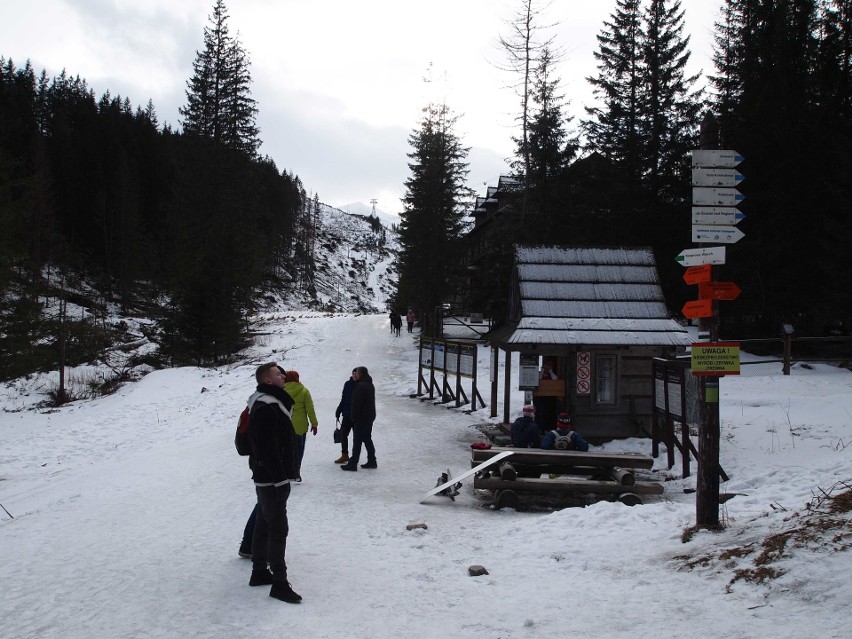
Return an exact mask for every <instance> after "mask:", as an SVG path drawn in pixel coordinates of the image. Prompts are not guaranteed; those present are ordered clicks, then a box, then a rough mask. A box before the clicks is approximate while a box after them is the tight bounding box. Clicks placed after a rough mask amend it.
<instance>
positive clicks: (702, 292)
mask: <svg viewBox="0 0 852 639" xmlns="http://www.w3.org/2000/svg"><path fill="white" fill-rule="evenodd" d="M740 293H742V290H741V289H740V287H739V286H737V285H736V284H734V282H703V283H700V284H699V285H698V297H699V298H701V299H702V300H735V299H737V298H738V297H739V296H740Z"/></svg>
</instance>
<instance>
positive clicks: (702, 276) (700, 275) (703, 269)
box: [683, 264, 713, 284]
mask: <svg viewBox="0 0 852 639" xmlns="http://www.w3.org/2000/svg"><path fill="white" fill-rule="evenodd" d="M712 273H713V267H712V266H710V265H709V264H701V265H699V266H690V267H689V268H687V269H686V271H685V272H684V274H683V281H684V282H686V283H687V284H701V283H702V282H709V281H710V280H712V279H713V274H712Z"/></svg>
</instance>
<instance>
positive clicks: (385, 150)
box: [0, 0, 721, 213]
mask: <svg viewBox="0 0 852 639" xmlns="http://www.w3.org/2000/svg"><path fill="white" fill-rule="evenodd" d="M3 4H4V5H5V6H4V7H3V11H2V19H0V55H2V56H3V57H5V58H6V59H9V58H11V59H12V60H14V61H15V63H16V64H18V65H22V64H23V63H24V62H25V61H26V60H27V59H30V60H31V62H32V65H33V67H34V68H35V69H36V72H40V71H41V70H42V69H46V70H47V72H48V74H49V75H51V76H54V75H57V74H59V73H60V72H61V70H62V69H63V68H65V69H66V70H67V71H68V73H69V74H72V75H79V76H80V77H82V78H84V79H86V81H87V82H88V84H89V87H90V88H91V89H93V90H94V92H95V94H96V95H97V96H98V97H100V95H101V94H103V93H104V92H105V91H107V90H108V91H110V93H111V94H112V95H113V96H115V95H116V94H120V95H121V96H122V97H127V98H130V101H131V102H132V103H133V105H134V107H135V106H139V105H142V106H144V105H145V104H146V103H147V102H148V99H149V98H150V99H152V100H153V102H154V105H155V107H156V110H157V115H158V117H159V120H160V124H164V123H166V122H168V123H169V124H171V125H172V127H173V128H178V127H179V119H178V108H179V107H180V106H182V105H183V104H184V102H185V99H186V95H185V90H186V81H187V79H188V78H189V77H190V75H191V74H192V62H193V60H194V58H195V52H196V50H198V49H200V48H201V47H202V46H203V41H202V31H203V28H204V26H205V25H207V24H208V16H209V15H210V13H211V9H212V7H213V0H143V1H141V2H140V1H139V0H28V1H26V2H24V1H20V2H14V3H13V2H12V1H11V0H4V2H3ZM225 4H226V6H227V8H228V13H229V15H230V20H229V28H230V31H231V34H232V35H237V36H238V37H239V40H240V41H241V43H242V44H243V47H244V48H245V49H246V50H247V51H248V53H249V55H250V59H251V74H252V80H253V84H252V94H253V97H254V98H255V99H256V100H257V101H258V106H259V114H258V125H259V127H260V129H261V133H260V137H261V139H262V140H263V146H262V147H261V153H262V154H264V155H268V156H270V157H271V158H272V159H273V160H274V161H275V163H276V165H277V166H278V168H279V170H283V169H287V170H290V171H292V172H295V173H296V174H297V175H298V176H299V177H300V178H301V179H302V182H303V184H304V186H305V188H306V189H307V190H308V191H309V192H311V193H318V194H319V197H320V200H321V201H323V202H325V203H327V204H331V205H333V206H338V207H342V208H345V207H346V205H347V204H350V203H353V202H363V203H365V204H367V203H369V202H370V200H371V199H374V198H375V199H376V200H378V204H377V206H378V208H379V209H381V210H384V211H386V212H389V213H397V212H399V210H400V209H401V204H400V201H399V199H400V198H401V197H402V195H403V193H404V187H403V182H404V180H405V179H406V178H407V177H408V175H409V171H408V166H407V162H408V157H407V155H406V154H407V153H408V151H409V145H408V136H409V134H410V133H411V132H412V130H413V129H414V128H416V127H417V125H418V123H419V121H420V118H421V109H422V108H423V107H424V106H425V105H426V104H427V103H428V102H429V101H430V100H446V102H447V104H448V106H449V107H450V108H451V109H452V110H453V111H454V112H455V113H456V114H458V115H459V116H460V119H459V121H458V124H457V129H456V132H457V133H458V134H459V135H460V137H461V138H462V142H463V143H464V144H465V145H466V146H469V147H471V152H470V155H469V157H468V161H469V165H470V166H469V168H470V175H469V186H471V187H472V188H474V189H475V190H476V191H477V193H482V192H483V191H484V185H485V184H486V183H487V184H489V185H491V184H496V181H497V178H498V177H499V175H500V174H501V173H505V172H506V168H507V167H506V159H507V158H509V157H510V156H511V155H512V152H513V143H512V140H511V138H512V136H513V135H516V134H517V130H516V127H515V125H514V118H515V116H516V114H517V113H518V111H519V106H518V99H517V97H516V96H515V95H514V93H513V92H512V90H511V89H508V88H506V86H507V85H508V84H510V83H511V82H512V79H511V77H510V76H509V75H508V74H507V73H506V72H504V71H501V70H500V68H499V66H500V64H501V63H502V62H503V61H504V55H503V53H502V51H501V50H500V48H499V46H498V44H497V40H498V37H499V35H500V34H508V28H507V26H506V22H507V20H509V19H510V18H511V17H512V15H513V14H514V12H515V11H516V10H518V9H519V5H520V0H515V1H513V0H431V1H430V2H411V1H410V0H358V1H355V0H226V3H225ZM615 4H616V3H615V0H556V1H555V2H553V3H552V4H551V6H550V7H549V8H548V10H547V12H546V14H545V16H544V17H543V19H542V23H556V24H557V26H556V27H554V28H553V29H552V30H551V31H550V34H551V35H553V36H554V38H555V44H556V45H558V46H559V47H561V49H562V50H563V52H564V55H563V58H562V61H561V62H560V63H559V65H558V67H557V75H558V76H559V77H560V78H561V87H562V91H563V93H564V94H565V96H566V98H567V99H568V100H569V106H568V109H567V114H568V115H572V116H575V118H576V119H575V122H574V124H575V125H576V121H577V120H578V119H579V118H580V117H582V116H583V115H584V113H585V112H584V110H583V107H584V106H588V105H590V104H591V103H592V94H591V91H590V88H589V85H588V83H587V82H586V80H585V78H586V77H587V76H589V75H592V74H594V73H595V61H594V57H593V53H594V51H595V49H596V45H597V41H596V39H595V36H596V35H597V34H598V33H599V32H600V30H601V27H602V25H603V22H604V20H607V19H608V18H609V16H610V14H611V13H612V11H613V10H614V8H615ZM720 4H721V0H682V6H683V8H684V9H685V11H686V27H687V31H688V34H689V35H690V37H691V45H692V46H691V48H692V52H693V55H692V60H691V71H692V72H697V71H699V70H703V71H704V72H710V71H712V63H711V58H710V56H711V46H712V30H713V22H714V20H715V19H716V17H717V14H718V9H719V6H720ZM430 69H431V70H430ZM427 77H430V78H431V82H426V81H424V79H425V78H427Z"/></svg>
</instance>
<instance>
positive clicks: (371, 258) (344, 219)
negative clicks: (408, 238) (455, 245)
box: [289, 204, 399, 313]
mask: <svg viewBox="0 0 852 639" xmlns="http://www.w3.org/2000/svg"><path fill="white" fill-rule="evenodd" d="M320 206H321V217H322V223H321V226H320V228H319V231H318V239H317V249H316V254H315V259H316V262H317V274H316V278H315V282H314V284H315V287H316V295H317V302H318V303H319V308H330V309H334V310H337V311H357V312H362V313H376V312H384V311H385V310H386V308H387V305H388V299H389V298H390V297H391V296H392V295H393V292H394V290H395V287H396V270H395V263H396V255H397V251H398V250H399V243H398V242H397V234H396V233H395V232H394V231H392V230H391V229H390V227H389V226H386V225H384V224H382V225H381V226H380V227H378V228H377V227H376V226H375V225H371V223H370V221H369V220H368V219H367V218H366V217H364V216H362V215H360V214H357V215H353V214H347V213H344V212H343V211H341V210H339V209H335V208H333V207H330V206H327V205H325V204H321V205H320ZM295 301H297V302H298V301H304V302H308V301H309V300H298V299H297V300H295ZM289 305H290V306H291V307H292V306H293V303H292V301H291V302H290V304H289ZM306 306H309V307H310V306H311V304H306Z"/></svg>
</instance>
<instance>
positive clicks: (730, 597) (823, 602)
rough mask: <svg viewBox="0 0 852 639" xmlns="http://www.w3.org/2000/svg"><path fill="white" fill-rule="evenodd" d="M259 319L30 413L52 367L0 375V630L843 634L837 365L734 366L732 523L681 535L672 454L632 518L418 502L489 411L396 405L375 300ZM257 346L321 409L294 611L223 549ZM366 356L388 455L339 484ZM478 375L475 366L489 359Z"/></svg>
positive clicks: (644, 446)
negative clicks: (344, 395) (759, 370)
mask: <svg viewBox="0 0 852 639" xmlns="http://www.w3.org/2000/svg"><path fill="white" fill-rule="evenodd" d="M266 327H267V328H268V329H269V331H270V334H269V335H265V336H263V337H262V338H261V341H260V342H259V343H258V344H257V345H256V346H255V347H253V348H252V349H250V350H248V351H246V353H245V359H244V361H243V362H241V363H239V364H237V365H233V366H229V367H222V368H217V369H199V368H180V369H173V370H164V371H157V372H153V373H151V374H149V375H148V376H146V377H144V378H143V379H142V380H141V381H139V382H136V383H133V384H129V385H127V386H125V387H123V388H121V389H120V390H119V391H118V392H117V393H116V394H115V395H112V396H110V397H104V398H100V399H96V400H89V401H81V402H77V403H74V404H70V405H67V406H65V407H63V408H61V409H58V410H45V409H35V408H34V405H35V404H36V402H38V401H40V400H41V399H43V398H44V395H43V392H44V384H43V383H42V382H40V381H39V379H40V378H33V379H31V380H19V381H18V382H16V383H15V384H10V385H6V386H3V387H0V408H3V412H2V413H0V504H2V507H3V509H0V548H2V562H0V576H2V578H1V579H0V583H2V589H0V637H2V638H3V639H25V638H32V639H35V638H39V639H43V638H51V637H57V638H58V637H61V638H63V639H84V638H85V639H90V638H92V637H96V638H100V637H104V638H116V637H122V638H124V637H150V638H155V639H157V638H166V637H181V638H185V637H205V638H209V637H280V636H287V637H299V638H305V639H308V638H313V637H348V638H371V639H372V638H375V637H412V638H431V637H435V638H438V637H442V638H443V637H451V638H460V639H464V638H474V637H475V638H477V639H480V638H483V637H489V638H494V639H497V638H502V639H508V638H525V639H545V638H547V639H549V638H552V637H562V636H572V637H578V638H579V637H606V638H617V637H631V638H632V637H648V636H654V637H682V638H693V637H694V638H696V639H697V638H702V639H704V638H705V637H719V638H726V637H730V638H761V637H773V638H786V637H789V638H793V637H797V638H798V637H819V638H829V637H837V638H839V637H850V636H852V635H850V632H852V631H850V627H852V607H850V605H849V602H850V601H852V584H850V580H849V574H850V569H852V550H850V549H849V546H850V544H852V527H850V513H849V503H848V494H847V495H846V499H845V500H844V499H841V497H840V495H843V494H846V493H848V491H849V489H850V487H852V486H851V485H850V484H852V445H850V442H852V429H850V426H849V424H850V421H852V374H850V373H849V372H848V371H846V370H842V369H835V368H830V367H826V366H818V365H817V366H813V367H811V368H804V367H798V368H796V369H795V370H794V371H793V375H791V376H789V377H783V376H782V375H780V367H779V372H778V374H773V375H766V376H749V375H748V374H747V373H748V372H749V370H748V367H744V375H743V376H742V377H739V378H736V377H729V378H725V379H724V380H722V408H721V418H722V446H721V463H722V465H723V466H724V468H725V470H726V471H727V472H728V473H729V474H730V475H731V480H730V481H729V482H727V483H726V484H724V485H723V490H724V491H725V492H730V493H740V495H738V496H736V497H734V498H733V499H731V500H730V501H728V502H726V503H725V504H724V505H723V507H722V517H723V520H724V522H725V523H726V528H725V530H724V531H722V532H708V531H699V532H695V533H694V534H691V535H690V534H687V531H688V529H689V528H690V527H691V526H692V525H693V524H694V522H695V504H694V494H691V493H688V492H684V490H685V489H690V488H694V485H695V484H694V482H695V479H694V477H693V478H690V479H687V480H681V479H679V476H680V473H679V471H680V469H679V468H678V467H675V468H673V469H672V470H671V471H669V470H668V469H666V468H665V455H664V454H663V455H661V457H660V459H659V460H658V461H657V467H655V471H656V472H657V475H658V477H659V478H660V479H664V478H665V477H667V476H669V477H673V478H674V479H673V480H672V481H667V482H665V489H666V490H665V494H664V495H663V496H662V497H660V498H646V500H645V501H646V503H645V504H644V505H641V506H637V507H633V508H630V507H627V506H624V505H621V504H618V503H598V504H595V505H592V506H589V507H586V508H570V509H565V510H562V511H558V512H516V511H514V510H503V511H494V510H491V509H489V508H488V507H487V506H486V504H487V502H486V501H485V499H484V498H483V496H481V495H477V494H475V493H474V491H473V490H472V482H465V486H464V487H463V489H462V492H461V495H459V497H457V498H456V501H455V502H450V501H449V500H447V499H446V498H443V497H434V498H432V499H431V500H430V501H429V502H428V503H427V504H420V503H419V501H420V498H421V497H422V496H423V494H424V493H425V492H426V490H428V489H429V488H431V487H432V486H434V484H435V480H436V479H437V477H438V476H439V474H440V472H441V471H442V470H445V469H446V468H447V467H449V468H451V469H452V470H453V471H454V472H455V473H457V474H458V473H460V472H461V471H463V470H466V469H467V468H468V467H469V456H470V448H469V444H470V443H471V442H473V441H476V440H477V439H479V431H478V430H477V425H478V424H482V423H483V422H486V421H489V420H488V417H487V414H488V411H487V410H484V411H477V413H474V414H472V415H469V414H465V413H464V412H463V411H460V410H456V409H447V408H445V407H439V406H433V405H431V404H430V403H429V402H420V401H418V400H416V399H411V398H409V394H410V393H412V392H414V391H415V389H416V368H417V350H416V347H415V342H414V340H413V339H412V336H411V335H408V334H406V333H405V332H403V334H402V336H401V337H399V338H397V337H392V336H391V335H390V333H389V330H388V325H387V318H386V316H385V315H369V316H353V315H337V316H325V315H321V314H319V313H300V314H294V313H287V314H285V313H281V314H270V315H269V316H268V317H267V318H266ZM269 360H276V361H278V362H279V363H280V364H281V365H283V366H285V367H286V368H290V369H296V370H298V371H299V373H300V376H301V380H302V382H304V383H305V385H306V386H307V387H308V388H309V389H310V390H311V392H312V394H313V397H314V401H315V403H316V405H317V408H318V414H319V420H320V430H319V435H318V436H317V437H310V436H309V438H310V441H308V446H307V451H306V455H305V461H304V464H303V469H302V474H303V477H304V482H303V483H302V484H299V485H294V487H293V492H292V496H291V499H290V502H289V514H290V526H291V528H290V536H289V540H288V546H287V557H288V564H289V568H290V578H291V581H292V584H293V587H294V588H295V590H296V591H297V592H299V593H300V594H301V595H302V596H303V597H304V601H303V603H302V604H300V605H298V606H294V605H288V604H285V603H283V602H279V601H276V600H274V599H271V598H270V597H268V596H267V591H268V589H267V588H250V587H249V586H248V578H249V572H250V565H249V562H248V561H246V560H244V559H240V558H239V557H238V556H237V552H236V551H237V547H238V545H239V541H240V537H241V533H242V528H243V525H244V523H245V519H246V517H247V516H248V514H249V512H250V510H251V508H252V504H253V501H254V494H253V489H252V484H251V482H250V473H249V470H248V468H247V467H246V460H245V458H241V457H238V456H237V454H236V451H235V450H234V446H233V443H232V442H233V430H234V426H235V423H236V418H237V415H238V414H239V412H240V410H241V409H242V407H243V405H244V402H245V399H246V397H247V396H248V395H249V394H250V393H251V391H252V390H253V387H254V381H253V372H254V369H255V367H256V366H257V365H258V364H259V363H261V362H264V361H269ZM356 365H365V366H368V367H369V368H370V372H371V374H372V376H373V378H374V380H375V384H376V388H377V394H378V412H379V417H378V419H377V422H376V426H375V429H374V438H375V442H376V447H377V458H378V464H379V468H378V470H375V471H366V470H359V472H357V473H342V472H340V470H338V468H337V466H336V465H335V464H334V463H332V462H333V460H334V459H335V458H336V457H337V455H338V454H339V449H338V447H337V446H336V445H335V444H334V443H333V441H332V430H333V427H334V409H335V407H336V405H337V402H338V400H339V397H340V390H341V387H342V385H343V382H344V381H345V380H346V379H347V377H348V373H349V371H350V370H351V369H352V367H353V366H356ZM479 365H480V370H481V371H483V373H481V378H483V379H488V375H487V372H488V369H487V366H488V353H487V351H485V350H484V349H481V350H480V355H479ZM763 370H764V371H765V369H763ZM501 386H502V385H501ZM27 393H28V394H27ZM482 394H483V396H485V397H487V396H488V395H487V393H484V392H483V393H482ZM519 402H520V392H518V397H517V398H515V402H514V405H515V406H516V407H517V406H519ZM606 449H608V450H619V449H624V450H638V451H643V452H647V453H649V452H650V442H648V441H647V440H629V441H625V442H613V443H610V444H607V445H606ZM362 461H363V459H362ZM838 482H845V485H838ZM823 491H825V492H826V493H829V494H830V497H826V496H825V495H824V494H823ZM831 497H836V498H835V499H832V498H831ZM844 504H845V507H843V505H844ZM808 505H810V508H808V507H807V506H808ZM4 509H5V510H4ZM6 511H8V513H7V512H6ZM412 523H425V524H426V526H427V528H426V529H415V530H411V531H409V530H406V526H407V525H408V524H412ZM472 564H481V565H483V566H485V567H486V568H487V569H488V571H489V573H490V574H488V575H486V576H480V577H470V576H468V572H467V569H468V566H470V565H472ZM761 580H762V581H761Z"/></svg>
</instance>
